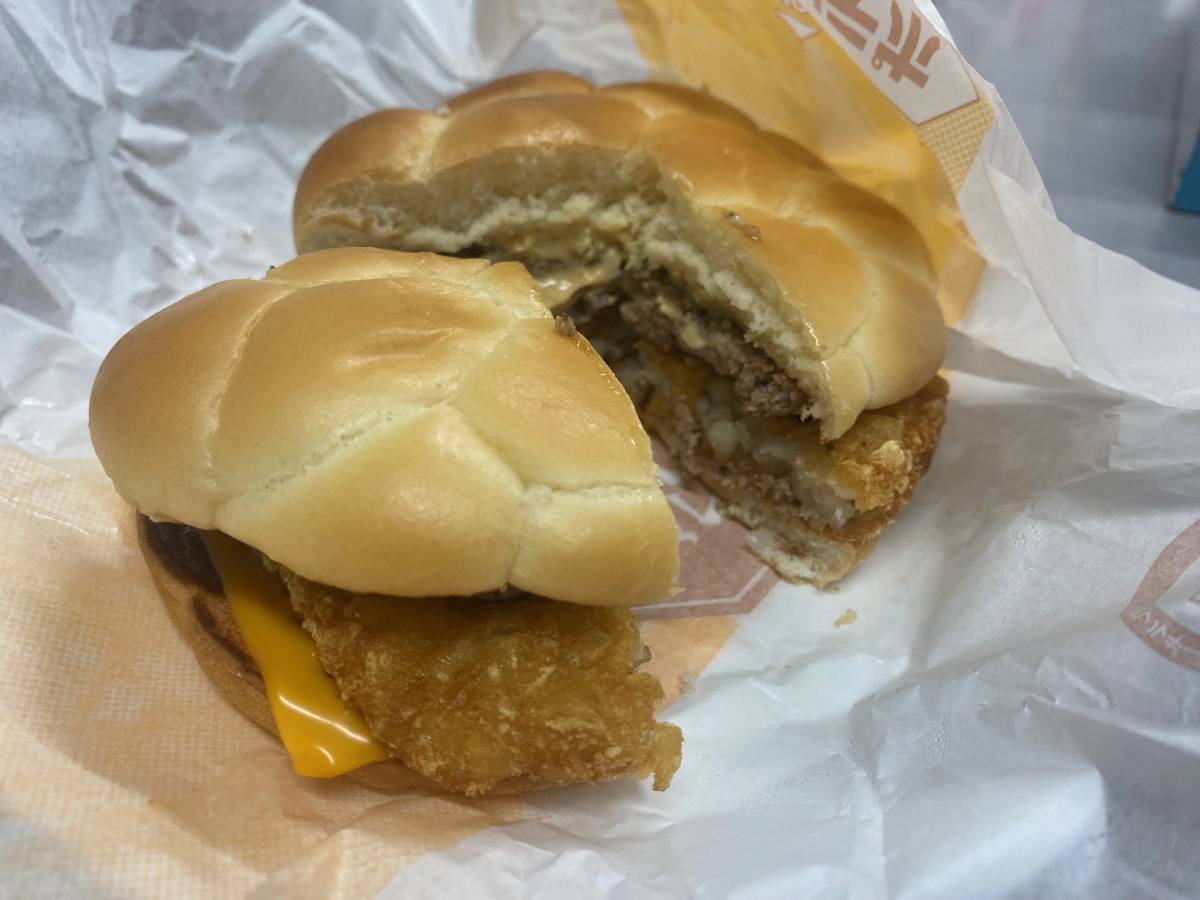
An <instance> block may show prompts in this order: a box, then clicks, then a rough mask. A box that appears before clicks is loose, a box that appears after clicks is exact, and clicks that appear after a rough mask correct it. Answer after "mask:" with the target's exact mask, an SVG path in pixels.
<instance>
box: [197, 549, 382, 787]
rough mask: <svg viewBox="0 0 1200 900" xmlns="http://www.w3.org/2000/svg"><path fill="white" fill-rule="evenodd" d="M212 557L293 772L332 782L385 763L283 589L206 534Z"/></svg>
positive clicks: (248, 557) (257, 563) (246, 553)
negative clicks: (319, 654) (372, 764)
mask: <svg viewBox="0 0 1200 900" xmlns="http://www.w3.org/2000/svg"><path fill="white" fill-rule="evenodd" d="M204 543H205V545H206V546H207V547H208V554H209V556H210V557H212V561H213V565H214V566H216V569H217V574H218V575H220V576H221V584H222V585H223V586H224V588H225V596H226V597H227V598H228V599H229V606H230V608H231V609H232V611H233V618H234V620H235V621H236V622H237V625H238V628H239V629H240V630H241V632H242V639H243V640H244V641H245V642H246V649H247V650H249V652H250V655H251V656H252V657H253V658H254V661H255V662H256V663H258V668H259V670H260V671H261V672H262V675H263V681H265V682H266V687H267V699H268V700H269V701H270V703H271V714H272V715H273V716H274V717H275V727H276V729H278V731H279V737H280V739H281V740H282V741H283V746H284V747H285V748H286V749H287V752H288V755H289V756H290V757H291V758H292V768H294V769H295V770H296V772H297V773H298V774H300V775H307V776H310V777H313V778H332V777H333V776H335V775H341V774H342V773H343V772H349V771H350V770H351V769H357V768H358V767H359V766H364V765H366V764H367V763H371V762H377V761H378V760H381V759H387V758H388V752H387V751H386V750H385V749H384V748H383V747H381V746H380V745H379V743H378V742H377V741H376V740H375V739H374V738H373V737H372V736H371V732H370V730H369V729H368V728H367V723H366V722H365V721H363V717H362V714H361V713H359V712H358V711H357V710H355V709H353V708H352V707H351V706H350V705H349V704H348V703H347V702H346V701H345V699H344V698H343V697H342V695H341V694H340V693H339V691H338V688H337V685H336V684H335V683H334V680H333V679H332V678H331V677H330V676H329V674H328V673H327V672H326V671H325V669H324V668H323V667H322V666H321V661H320V659H318V657H317V647H316V644H314V643H313V639H312V638H311V637H310V636H309V635H308V633H307V632H305V630H304V629H303V628H302V627H301V626H300V624H299V623H298V622H297V621H296V618H295V614H294V612H293V610H292V604H291V601H290V600H289V599H288V595H287V590H286V589H285V588H284V587H283V585H282V584H281V583H280V582H279V580H278V579H277V578H272V577H271V576H270V574H269V573H268V572H267V571H266V570H265V569H264V568H263V565H262V560H261V559H260V558H259V557H258V554H256V553H255V552H254V551H253V550H251V549H250V548H249V547H247V546H246V545H245V544H240V543H238V542H237V541H235V540H233V539H232V538H230V537H227V536H226V535H223V534H220V533H219V532H207V533H206V534H205V535H204Z"/></svg>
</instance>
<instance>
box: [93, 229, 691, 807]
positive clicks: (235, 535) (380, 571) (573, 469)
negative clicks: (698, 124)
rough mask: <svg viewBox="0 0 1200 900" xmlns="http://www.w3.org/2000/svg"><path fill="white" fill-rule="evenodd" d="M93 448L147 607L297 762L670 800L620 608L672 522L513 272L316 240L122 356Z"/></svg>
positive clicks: (394, 777) (135, 335)
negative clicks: (620, 790) (128, 536)
mask: <svg viewBox="0 0 1200 900" xmlns="http://www.w3.org/2000/svg"><path fill="white" fill-rule="evenodd" d="M91 433H92V440H93V443H94V445H95V448H96V452H97V454H98V455H99V457H100V461H101V462H102V463H103V465H104V468H105V470H106V471H107V472H108V474H109V475H110V476H111V478H112V480H113V483H114V484H115V486H116V488H117V490H118V491H119V492H120V493H121V495H122V496H123V497H125V498H126V499H127V500H128V501H129V503H130V504H131V505H132V506H133V507H134V508H135V509H136V510H137V517H138V528H139V534H140V536H141V542H142V549H143V552H144V554H145V556H146V560H147V563H148V564H149V567H150V570H151V573H152V574H153V576H154V580H155V582H156V583H157V585H158V586H159V588H160V589H161V592H162V594H163V597H164V599H165V601H166V603H167V608H168V610H169V611H170V614H171V616H172V617H173V618H174V620H175V622H176V623H177V624H178V625H179V627H180V630H181V632H182V633H183V634H184V636H185V637H186V638H187V640H188V641H189V643H190V644H191V646H192V648H193V650H194V651H195V653H196V656H197V658H198V660H199V661H200V663H201V664H202V666H203V667H204V669H205V671H206V672H207V673H208V675H209V676H210V677H211V678H212V679H213V681H214V682H215V683H216V684H217V685H218V687H219V688H220V689H221V690H222V692H223V693H224V694H225V695H226V696H227V697H228V698H229V699H230V700H231V701H232V702H233V704H234V705H235V706H237V707H238V708H239V709H240V710H241V711H242V712H244V713H245V714H246V715H248V716H249V717H250V718H251V719H252V720H254V721H255V722H257V723H258V724H260V725H261V726H263V727H264V728H266V729H268V730H270V731H273V732H275V733H276V734H278V735H279V736H280V737H281V738H282V740H283V742H284V744H285V746H286V747H287V750H288V752H289V754H290V755H291V757H292V760H293V764H294V766H295V768H296V769H297V771H299V772H301V773H302V774H307V775H319V776H328V775H337V774H341V773H343V772H348V771H353V777H356V778H359V779H362V780H365V781H366V782H367V783H370V784H374V785H377V786H383V787H407V786H415V785H420V786H427V787H434V788H439V789H443V790H447V791H453V792H459V793H464V794H469V795H478V794H488V793H500V792H510V791H518V790H528V789H534V788H542V787H551V786H555V785H563V784H572V783H581V782H597V781H607V780H611V779H614V778H618V777H621V776H624V775H630V774H632V775H636V776H638V777H644V776H647V775H653V776H654V786H655V788H656V789H664V788H666V787H667V785H668V784H669V782H670V780H671V776H672V774H673V773H674V771H675V770H676V768H677V767H678V765H679V760H680V746H681V741H682V737H681V735H680V732H679V729H678V728H677V727H675V726H673V725H668V724H660V723H658V722H656V721H655V719H654V712H655V704H656V703H657V702H658V701H659V700H660V699H661V698H662V690H661V688H660V686H659V685H658V683H657V682H656V681H655V680H654V679H653V678H652V677H651V676H649V675H647V674H644V673H641V672H639V671H638V667H639V665H640V664H641V663H642V662H643V661H644V659H645V652H644V647H643V645H642V643H641V641H640V639H639V637H638V632H637V627H636V624H635V622H634V619H633V616H632V614H631V612H630V610H629V609H628V607H630V606H634V605H637V604H642V603H648V602H652V601H655V600H659V599H662V598H663V597H664V596H666V595H667V594H668V593H669V591H670V590H671V587H672V584H673V583H674V580H675V577H676V575H677V569H678V557H677V546H676V531H675V525H674V520H673V517H672V515H671V512H670V509H669V508H668V506H667V503H666V500H665V498H664V497H663V494H662V492H661V490H660V488H659V486H658V482H657V480H656V470H655V467H654V465H653V463H652V461H651V457H650V443H649V440H648V438H647V437H646V434H645V432H644V431H643V430H642V427H641V425H640V424H639V422H638V418H637V415H636V413H635V411H634V409H633V407H632V406H631V404H630V402H629V399H628V397H627V396H626V394H625V392H624V391H623V390H622V388H621V386H620V384H619V383H618V382H617V380H616V379H615V378H614V376H613V375H612V373H611V371H610V370H609V369H608V367H607V366H606V365H605V364H604V362H603V361H602V360H601V359H600V358H599V357H598V356H597V355H596V353H595V352H594V351H593V350H592V348H591V347H590V346H589V345H588V343H587V342H586V341H585V340H584V339H583V338H582V337H580V336H578V335H577V334H574V333H573V332H572V329H570V328H569V327H563V326H562V324H561V323H559V324H556V322H555V319H554V316H553V315H552V314H551V313H550V312H548V311H547V309H546V307H545V306H544V305H543V304H542V303H541V302H540V300H539V298H538V293H537V290H536V289H535V286H534V283H533V281H532V280H531V278H530V276H529V274H528V272H526V270H525V269H523V268H522V267H521V266H520V265H517V264H515V263H506V264H498V265H492V264H489V263H488V262H487V261H486V260H466V259H447V258H442V257H438V256H435V255H432V254H425V253H420V254H409V253H392V252H386V251H377V250H336V251H328V252H321V253H314V254H309V255H306V256H303V257H300V258H298V259H296V260H294V261H292V262H290V263H288V264H286V265H283V266H280V267H278V268H274V269H272V271H271V272H269V273H268V274H267V276H266V277H265V278H264V279H262V280H261V281H228V282H222V283H220V284H216V285H214V286H212V287H210V288H208V289H206V290H203V291H200V292H199V293H197V294H194V295H193V296H191V297H188V298H187V299H185V300H182V301H180V302H179V303H176V304H174V305H173V306H170V307H168V308H167V309H165V310H163V311H161V312H159V313H158V314H156V315H154V316H152V317H151V318H149V319H148V320H146V321H145V322H143V323H142V324H140V325H138V326H137V327H136V328H134V329H133V330H132V331H131V332H130V333H129V334H127V335H126V336H125V337H124V338H122V339H121V340H120V341H119V342H118V343H117V345H116V346H115V347H114V348H113V350H112V351H111V352H110V353H109V355H108V357H107V358H106V359H105V360H104V363H103V365H102V366H101V368H100V372H99V375H98V376H97V378H96V383H95V386H94V388H93V392H92V398H91Z"/></svg>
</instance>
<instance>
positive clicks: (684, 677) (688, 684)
mask: <svg viewBox="0 0 1200 900" xmlns="http://www.w3.org/2000/svg"><path fill="white" fill-rule="evenodd" d="M679 692H680V693H681V694H694V693H695V692H696V676H694V675H693V674H692V673H691V672H684V673H682V674H681V675H680V676H679Z"/></svg>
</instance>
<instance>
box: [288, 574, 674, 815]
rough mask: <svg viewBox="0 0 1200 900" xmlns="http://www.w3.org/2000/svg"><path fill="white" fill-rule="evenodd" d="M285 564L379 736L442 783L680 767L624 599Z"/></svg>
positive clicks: (602, 777)
mask: <svg viewBox="0 0 1200 900" xmlns="http://www.w3.org/2000/svg"><path fill="white" fill-rule="evenodd" d="M281 574H282V576H283V578H284V580H285V582H286V583H287V586H288V590H289V592H290V594H291V597H292V604H293V606H294V607H295V609H296V611H297V612H298V613H299V614H300V615H301V616H302V617H303V620H304V627H305V628H306V629H307V630H308V632H309V633H310V634H311V635H312V636H313V638H314V640H315V641H316V644H317V652H318V655H319V656H320V659H321V663H322V664H323V665H324V667H325V669H326V670H327V671H328V672H329V673H330V674H331V675H332V676H333V677H334V679H335V680H336V681H337V684H338V687H339V688H340V689H341V691H342V693H343V695H344V696H345V697H346V698H347V699H348V700H349V701H350V702H352V703H353V704H355V705H356V706H357V707H358V708H359V709H360V710H361V711H362V713H363V715H364V717H365V718H366V720H367V722H368V723H369V725H370V727H371V730H372V731H373V733H374V734H375V737H376V738H377V739H378V740H380V741H381V742H382V743H383V744H384V745H385V746H387V748H388V749H389V751H391V753H392V754H394V755H395V757H396V758H397V759H400V760H401V761H402V762H404V764H405V765H407V766H409V767H410V768H412V769H414V770H415V771H417V772H419V773H421V774H422V775H425V776H426V777H428V778H429V779H431V780H432V781H434V782H436V783H438V784H440V785H441V786H442V787H444V788H445V789H447V790H450V791H455V792H459V793H464V794H468V795H477V794H483V793H488V792H490V791H493V790H495V789H497V788H498V787H499V786H501V785H502V784H503V783H504V782H505V781H507V780H509V779H514V778H524V779H526V780H530V781H534V782H544V783H546V785H547V786H550V785H555V784H571V783H580V782H599V781H609V780H612V779H614V778H619V777H621V776H622V775H628V774H636V775H637V776H638V777H639V778H641V777H645V776H647V775H649V774H651V773H653V774H654V789H655V790H665V789H666V787H667V786H668V785H669V784H670V782H671V776H672V775H673V774H674V773H675V770H676V769H677V768H678V767H679V761H680V751H681V746H682V743H683V736H682V734H681V732H680V730H679V728H678V727H676V726H675V725H670V724H663V723H658V722H655V721H654V707H655V704H656V703H657V702H658V701H659V700H661V699H662V696H663V692H662V688H661V687H660V686H659V684H658V682H657V681H655V679H654V678H652V677H651V676H650V675H647V674H644V673H640V672H638V671H637V669H638V666H639V665H640V664H641V663H642V662H643V661H644V652H645V650H644V647H643V645H642V642H641V640H640V638H639V637H638V632H637V625H636V623H635V621H634V618H633V616H632V614H631V613H630V611H629V610H628V609H622V608H613V607H588V606H579V605H575V604H569V603H558V602H554V601H550V600H545V599H542V598H540V597H535V596H532V595H529V594H522V593H517V594H509V595H502V596H494V597H491V598H486V599H484V598H480V597H478V596H476V597H460V598H445V599H442V598H421V599H413V600H408V599H402V598H396V597H381V596H377V595H367V594H353V593H349V592H347V591H341V590H337V589H335V588H330V587H326V586H324V585H320V584H316V583H313V582H310V581H306V580H305V579H303V578H301V577H299V576H297V575H295V574H294V573H291V572H288V571H286V570H281Z"/></svg>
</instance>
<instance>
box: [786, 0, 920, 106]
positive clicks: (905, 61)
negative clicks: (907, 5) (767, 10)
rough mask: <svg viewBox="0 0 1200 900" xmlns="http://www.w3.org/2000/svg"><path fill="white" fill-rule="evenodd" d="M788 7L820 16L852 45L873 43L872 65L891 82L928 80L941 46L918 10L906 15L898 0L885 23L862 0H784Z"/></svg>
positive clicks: (861, 45) (870, 44) (861, 48)
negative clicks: (869, 10) (882, 72)
mask: <svg viewBox="0 0 1200 900" xmlns="http://www.w3.org/2000/svg"><path fill="white" fill-rule="evenodd" d="M784 6H785V7H786V8H787V9H790V10H794V11H795V12H798V13H808V14H810V15H813V16H817V17H819V18H820V19H821V20H822V21H823V22H824V23H825V24H826V25H827V26H828V27H830V28H832V29H834V30H836V31H837V33H838V34H840V35H841V36H842V37H843V38H845V39H846V40H847V41H848V42H849V43H850V45H851V46H852V47H855V48H857V49H858V50H860V51H866V50H867V48H868V46H871V48H872V53H871V56H870V59H871V65H872V66H873V67H874V68H875V69H876V70H880V71H882V70H885V69H886V74H887V76H888V77H889V78H891V80H892V81H895V82H900V81H902V80H906V81H910V82H912V83H913V84H914V85H916V86H917V87H918V88H923V87H925V85H926V83H927V82H928V81H929V64H930V63H931V62H932V61H933V58H934V56H935V55H936V54H937V52H938V51H939V50H940V49H941V47H942V41H941V38H939V37H938V36H937V35H936V34H933V33H932V31H933V29H932V28H930V27H929V25H928V23H927V22H926V21H925V20H924V19H922V18H921V16H919V15H918V14H917V12H916V10H911V9H910V10H908V14H907V16H906V15H905V11H904V10H903V9H901V7H900V5H899V4H898V3H897V2H896V0H891V6H890V8H889V10H888V22H887V28H886V34H884V33H883V31H884V28H883V26H884V23H883V22H882V21H880V19H878V18H877V17H876V16H875V15H873V14H871V13H870V12H868V11H867V10H865V9H863V0H784Z"/></svg>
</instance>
